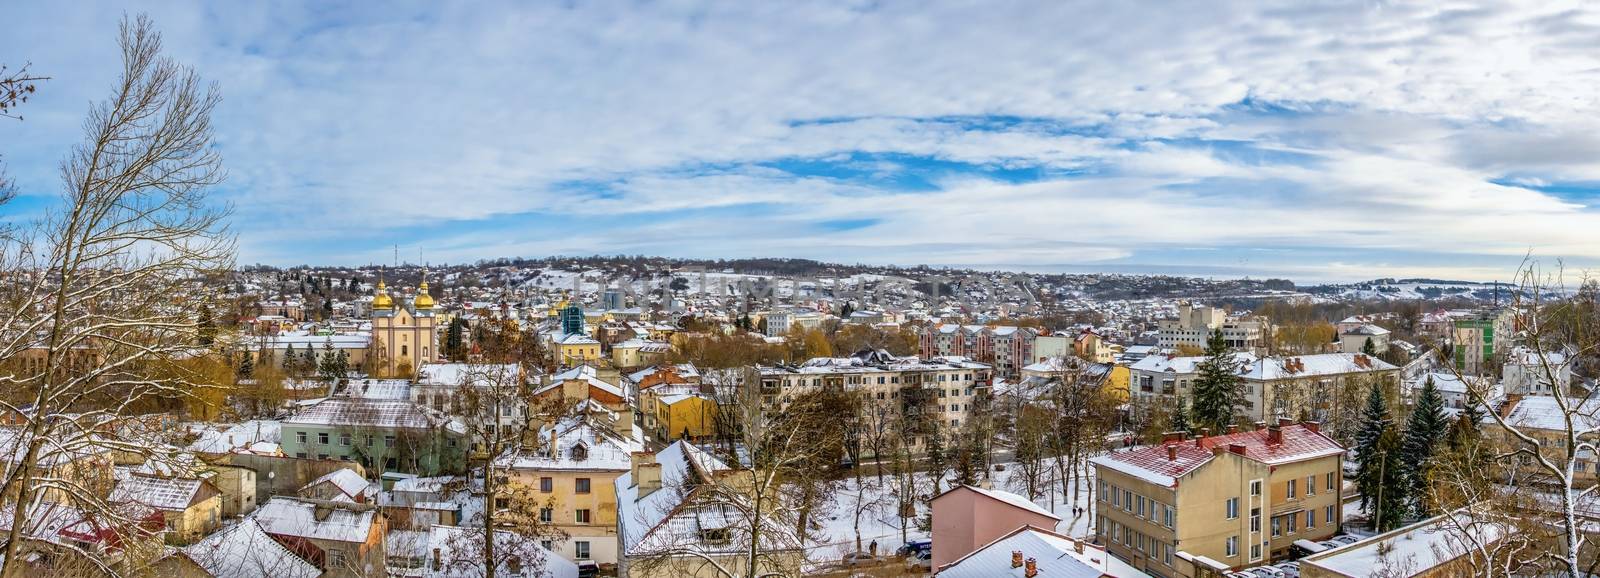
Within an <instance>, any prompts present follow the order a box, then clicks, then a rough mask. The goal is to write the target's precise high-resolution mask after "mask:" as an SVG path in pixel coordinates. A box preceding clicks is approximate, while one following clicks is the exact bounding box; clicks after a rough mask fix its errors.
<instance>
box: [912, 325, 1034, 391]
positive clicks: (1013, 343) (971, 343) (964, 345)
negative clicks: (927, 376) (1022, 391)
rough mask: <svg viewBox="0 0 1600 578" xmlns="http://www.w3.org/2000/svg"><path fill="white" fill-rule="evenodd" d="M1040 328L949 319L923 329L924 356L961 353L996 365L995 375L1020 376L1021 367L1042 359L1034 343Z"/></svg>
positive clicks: (957, 354)
mask: <svg viewBox="0 0 1600 578" xmlns="http://www.w3.org/2000/svg"><path fill="white" fill-rule="evenodd" d="M1038 337H1039V331H1038V330H1036V329H1033V328H1029V327H1012V326H999V327H988V326H984V325H957V324H954V323H946V324H943V325H938V326H935V327H929V328H928V329H925V330H923V332H922V336H921V349H922V357H924V358H932V357H943V356H958V357H966V358H970V359H973V360H975V361H978V362H980V363H988V364H992V365H993V366H994V370H995V372H996V375H997V376H999V377H1002V378H1006V379H1015V378H1017V377H1018V376H1019V375H1020V373H1021V371H1022V367H1023V366H1026V365H1028V364H1030V363H1033V362H1036V361H1039V360H1038V359H1036V358H1034V353H1033V344H1034V341H1035V340H1036V339H1038Z"/></svg>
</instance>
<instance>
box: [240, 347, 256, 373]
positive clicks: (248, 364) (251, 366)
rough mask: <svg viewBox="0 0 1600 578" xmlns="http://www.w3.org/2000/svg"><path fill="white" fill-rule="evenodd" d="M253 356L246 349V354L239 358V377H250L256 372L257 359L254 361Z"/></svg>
mask: <svg viewBox="0 0 1600 578" xmlns="http://www.w3.org/2000/svg"><path fill="white" fill-rule="evenodd" d="M251 357H252V356H251V355H250V352H249V351H246V352H244V356H243V357H242V358H241V359H240V360H239V369H238V377H239V379H250V377H251V376H252V375H254V374H255V371H256V368H255V361H253V360H252V359H251Z"/></svg>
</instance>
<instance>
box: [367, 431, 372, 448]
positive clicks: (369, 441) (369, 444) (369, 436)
mask: <svg viewBox="0 0 1600 578" xmlns="http://www.w3.org/2000/svg"><path fill="white" fill-rule="evenodd" d="M367 447H369V448H370V447H372V434H367Z"/></svg>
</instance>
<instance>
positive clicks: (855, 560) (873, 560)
mask: <svg viewBox="0 0 1600 578" xmlns="http://www.w3.org/2000/svg"><path fill="white" fill-rule="evenodd" d="M880 561H881V560H879V559H878V557H877V556H873V555H872V554H868V553H866V552H851V553H849V554H845V555H844V559H843V560H841V562H844V565H845V566H847V567H849V566H872V565H874V564H877V563H878V562H880Z"/></svg>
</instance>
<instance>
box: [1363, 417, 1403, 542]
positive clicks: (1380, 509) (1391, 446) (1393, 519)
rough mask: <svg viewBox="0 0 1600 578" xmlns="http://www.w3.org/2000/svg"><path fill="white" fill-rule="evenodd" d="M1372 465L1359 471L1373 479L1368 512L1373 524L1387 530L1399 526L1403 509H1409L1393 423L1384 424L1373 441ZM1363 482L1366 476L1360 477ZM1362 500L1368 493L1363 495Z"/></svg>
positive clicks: (1380, 530) (1398, 445)
mask: <svg viewBox="0 0 1600 578" xmlns="http://www.w3.org/2000/svg"><path fill="white" fill-rule="evenodd" d="M1371 457H1372V460H1371V461H1372V467H1371V469H1370V474H1369V472H1362V474H1363V477H1364V478H1365V477H1367V476H1369V475H1370V477H1371V478H1372V483H1373V487H1374V489H1373V492H1375V495H1373V496H1372V504H1373V506H1374V510H1373V511H1372V512H1371V513H1369V514H1368V516H1369V517H1370V518H1371V519H1372V526H1373V529H1374V530H1377V531H1378V532H1387V531H1389V530H1392V529H1395V528H1398V527H1400V525H1401V524H1404V523H1405V518H1406V513H1407V511H1408V510H1409V507H1408V506H1409V504H1408V503H1407V494H1408V490H1409V489H1410V488H1409V487H1407V485H1406V480H1405V466H1404V458H1403V456H1402V455H1401V450H1400V434H1399V433H1398V432H1396V431H1395V428H1394V426H1393V425H1389V426H1388V427H1385V428H1384V429H1383V431H1382V432H1381V433H1379V434H1378V438H1377V440H1376V442H1375V443H1374V445H1373V451H1372V456H1371ZM1362 481H1363V484H1365V482H1366V480H1365V479H1363V480H1362ZM1361 499H1362V500H1363V501H1365V500H1366V499H1367V496H1366V495H1365V494H1363V495H1362V497H1361Z"/></svg>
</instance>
